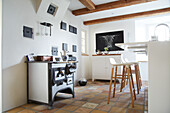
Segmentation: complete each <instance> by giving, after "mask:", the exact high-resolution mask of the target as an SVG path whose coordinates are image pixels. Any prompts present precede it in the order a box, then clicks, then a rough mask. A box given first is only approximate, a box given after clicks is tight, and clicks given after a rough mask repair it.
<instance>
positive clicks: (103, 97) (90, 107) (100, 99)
mask: <svg viewBox="0 0 170 113" xmlns="http://www.w3.org/2000/svg"><path fill="white" fill-rule="evenodd" d="M112 86H113V85H112ZM135 87H136V86H135ZM145 89H146V90H145ZM108 90H109V82H102V81H95V82H92V81H88V83H87V85H86V86H84V87H82V86H76V87H75V98H72V95H70V94H63V93H58V94H57V95H56V101H55V102H54V104H53V109H51V110H49V109H48V106H47V105H39V104H25V105H22V106H21V107H18V108H15V109H12V110H9V111H8V112H6V113H34V112H36V113H54V112H55V113H106V112H110V113H115V112H116V113H142V112H143V110H145V112H146V113H147V110H148V107H147V105H148V89H147V86H146V83H144V84H143V86H142V89H141V90H140V92H139V94H138V95H136V97H137V99H136V100H135V101H134V104H135V108H132V107H131V99H130V97H131V96H130V91H129V86H128V85H127V86H126V87H125V88H124V89H123V91H122V92H120V84H117V85H116V93H115V98H113V97H112V95H113V92H112V93H111V98H110V103H109V104H107V101H108ZM31 109H32V110H31ZM145 112H144V113H145Z"/></svg>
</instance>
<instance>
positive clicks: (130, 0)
mask: <svg viewBox="0 0 170 113" xmlns="http://www.w3.org/2000/svg"><path fill="white" fill-rule="evenodd" d="M79 1H88V0H79ZM152 1H156V0H120V1H115V2H110V3H105V4H100V5H96V6H95V9H93V10H89V9H88V8H83V9H78V10H74V11H72V13H73V14H74V15H75V16H78V15H84V14H89V13H94V12H98V11H104V10H109V9H115V8H121V7H126V6H131V5H136V4H141V3H147V2H152ZM86 3H88V2H86Z"/></svg>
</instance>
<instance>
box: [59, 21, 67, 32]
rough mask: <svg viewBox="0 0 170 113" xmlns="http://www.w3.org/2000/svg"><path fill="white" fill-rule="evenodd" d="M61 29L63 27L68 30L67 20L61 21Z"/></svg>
mask: <svg viewBox="0 0 170 113" xmlns="http://www.w3.org/2000/svg"><path fill="white" fill-rule="evenodd" d="M60 29H63V30H65V31H66V30H67V24H66V23H65V22H62V21H61V23H60Z"/></svg>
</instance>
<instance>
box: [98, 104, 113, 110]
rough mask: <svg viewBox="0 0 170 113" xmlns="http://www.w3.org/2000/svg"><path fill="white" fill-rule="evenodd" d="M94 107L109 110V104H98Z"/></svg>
mask: <svg viewBox="0 0 170 113" xmlns="http://www.w3.org/2000/svg"><path fill="white" fill-rule="evenodd" d="M96 109H98V110H102V111H109V110H110V109H111V105H99V106H97V107H96Z"/></svg>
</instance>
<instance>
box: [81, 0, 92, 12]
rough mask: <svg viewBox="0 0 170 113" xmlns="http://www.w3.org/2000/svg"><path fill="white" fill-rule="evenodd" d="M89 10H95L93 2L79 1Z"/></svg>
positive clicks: (88, 0)
mask: <svg viewBox="0 0 170 113" xmlns="http://www.w3.org/2000/svg"><path fill="white" fill-rule="evenodd" d="M79 1H80V2H81V3H82V4H83V5H84V6H86V7H87V9H89V10H94V9H95V4H94V3H93V2H92V1H91V0H79Z"/></svg>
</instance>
